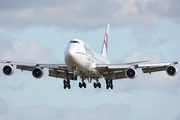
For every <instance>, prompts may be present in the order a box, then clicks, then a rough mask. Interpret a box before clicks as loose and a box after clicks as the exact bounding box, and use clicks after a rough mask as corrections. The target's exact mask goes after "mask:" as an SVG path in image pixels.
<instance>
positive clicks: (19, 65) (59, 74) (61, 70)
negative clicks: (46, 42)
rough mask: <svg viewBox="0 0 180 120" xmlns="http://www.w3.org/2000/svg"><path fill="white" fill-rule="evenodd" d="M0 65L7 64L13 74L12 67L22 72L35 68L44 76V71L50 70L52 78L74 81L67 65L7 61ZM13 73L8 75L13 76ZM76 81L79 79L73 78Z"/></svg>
mask: <svg viewBox="0 0 180 120" xmlns="http://www.w3.org/2000/svg"><path fill="white" fill-rule="evenodd" d="M0 63H4V64H7V66H9V68H10V69H11V70H12V73H13V67H12V66H14V65H15V66H16V69H20V70H22V71H24V70H26V71H33V70H34V69H35V68H38V69H39V70H40V71H41V73H42V74H43V72H42V70H43V69H44V68H48V69H49V76H50V77H56V78H66V79H72V76H73V73H72V71H71V70H70V69H69V68H68V67H67V66H66V65H65V64H37V63H26V62H15V61H5V60H0ZM12 73H9V74H6V75H11V74H12ZM36 78H40V77H36ZM75 79H77V77H76V78H73V80H75Z"/></svg>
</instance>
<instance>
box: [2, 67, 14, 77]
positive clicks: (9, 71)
mask: <svg viewBox="0 0 180 120" xmlns="http://www.w3.org/2000/svg"><path fill="white" fill-rule="evenodd" d="M3 73H4V74H5V75H7V76H10V75H12V74H13V73H14V68H13V66H11V65H6V66H4V67H3Z"/></svg>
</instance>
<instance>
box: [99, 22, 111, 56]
mask: <svg viewBox="0 0 180 120" xmlns="http://www.w3.org/2000/svg"><path fill="white" fill-rule="evenodd" d="M109 28H110V24H109V23H108V24H107V29H106V34H105V37H104V43H103V46H102V51H101V55H102V56H104V57H106V58H107V54H108V36H109Z"/></svg>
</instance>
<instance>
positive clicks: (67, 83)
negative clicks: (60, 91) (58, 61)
mask: <svg viewBox="0 0 180 120" xmlns="http://www.w3.org/2000/svg"><path fill="white" fill-rule="evenodd" d="M63 83H64V89H66V87H67V88H68V89H70V88H71V85H70V80H69V79H67V80H63Z"/></svg>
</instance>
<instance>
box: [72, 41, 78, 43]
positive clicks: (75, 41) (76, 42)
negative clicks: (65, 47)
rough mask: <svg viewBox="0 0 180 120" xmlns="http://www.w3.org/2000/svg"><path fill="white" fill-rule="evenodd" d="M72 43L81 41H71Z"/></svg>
mask: <svg viewBox="0 0 180 120" xmlns="http://www.w3.org/2000/svg"><path fill="white" fill-rule="evenodd" d="M70 43H79V41H70Z"/></svg>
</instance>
